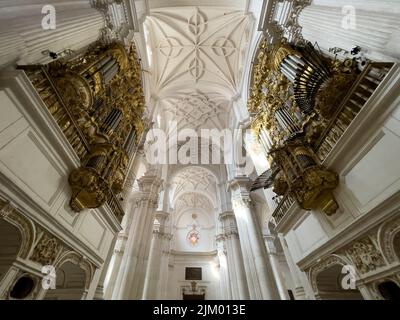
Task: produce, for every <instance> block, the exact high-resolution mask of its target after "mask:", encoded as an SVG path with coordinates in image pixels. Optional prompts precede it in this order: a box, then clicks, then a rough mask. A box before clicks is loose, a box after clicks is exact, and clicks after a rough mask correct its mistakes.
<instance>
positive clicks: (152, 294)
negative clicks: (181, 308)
mask: <svg viewBox="0 0 400 320" xmlns="http://www.w3.org/2000/svg"><path fill="white" fill-rule="evenodd" d="M168 215H169V214H168V213H167V212H163V211H157V212H156V219H157V221H158V222H159V225H158V226H155V229H154V230H153V238H152V240H151V248H150V255H149V263H148V266H147V271H146V279H145V285H144V291H143V299H152V300H154V299H157V296H158V293H159V285H160V278H161V272H162V270H161V260H162V254H163V247H164V245H163V242H164V241H165V240H167V241H168V238H169V237H168V234H166V233H165V221H166V220H167V218H168ZM163 276H165V275H163Z"/></svg>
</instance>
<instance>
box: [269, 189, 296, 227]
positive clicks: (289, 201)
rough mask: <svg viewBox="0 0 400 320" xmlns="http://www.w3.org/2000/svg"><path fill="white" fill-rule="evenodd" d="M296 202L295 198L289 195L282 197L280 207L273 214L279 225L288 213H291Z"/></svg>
mask: <svg viewBox="0 0 400 320" xmlns="http://www.w3.org/2000/svg"><path fill="white" fill-rule="evenodd" d="M295 201H296V200H295V198H294V197H293V196H292V195H290V194H289V193H287V194H286V195H284V196H283V197H282V199H281V200H280V202H279V204H278V206H277V207H276V208H275V210H274V212H273V213H272V217H273V218H274V219H275V223H276V224H277V225H278V224H279V223H280V222H281V221H282V219H283V218H284V217H285V215H286V213H287V212H288V211H289V208H290V207H291V206H292V205H293V203H294V202H295Z"/></svg>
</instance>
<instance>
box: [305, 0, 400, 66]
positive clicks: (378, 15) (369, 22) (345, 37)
mask: <svg viewBox="0 0 400 320" xmlns="http://www.w3.org/2000/svg"><path fill="white" fill-rule="evenodd" d="M389 8H390V9H389ZM353 13H354V14H353ZM399 14H400V3H399V2H394V1H390V0H380V1H377V0H373V1H365V0H362V1H359V0H353V1H348V0H346V1H343V0H338V1H336V0H335V1H332V0H316V1H313V3H312V4H311V5H310V6H307V7H305V8H304V9H303V10H302V11H301V12H300V14H299V17H298V23H299V25H300V26H301V27H302V35H303V37H304V38H305V39H307V40H309V41H310V42H312V43H314V42H318V45H319V46H320V47H321V49H323V50H325V51H327V50H328V49H329V48H333V47H339V48H342V49H346V50H350V49H351V48H353V47H355V46H357V45H358V46H360V47H361V48H363V49H366V50H367V53H366V56H367V57H368V58H370V59H372V60H378V61H382V60H386V61H393V60H395V61H396V60H399V59H400V19H399V18H398V17H399ZM347 22H349V23H347ZM352 22H354V24H351V23H352Z"/></svg>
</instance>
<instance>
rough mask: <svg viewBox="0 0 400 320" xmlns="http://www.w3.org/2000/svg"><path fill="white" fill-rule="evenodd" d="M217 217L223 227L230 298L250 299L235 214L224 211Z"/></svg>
mask: <svg viewBox="0 0 400 320" xmlns="http://www.w3.org/2000/svg"><path fill="white" fill-rule="evenodd" d="M219 219H220V220H221V222H222V225H223V229H224V241H225V248H226V256H227V263H228V273H229V279H230V286H231V292H232V299H234V300H247V299H250V294H249V288H248V286H247V279H246V271H245V267H244V262H243V255H242V251H241V247H240V241H239V233H238V228H237V224H236V219H235V215H234V213H233V212H232V211H226V212H223V213H221V214H220V215H219Z"/></svg>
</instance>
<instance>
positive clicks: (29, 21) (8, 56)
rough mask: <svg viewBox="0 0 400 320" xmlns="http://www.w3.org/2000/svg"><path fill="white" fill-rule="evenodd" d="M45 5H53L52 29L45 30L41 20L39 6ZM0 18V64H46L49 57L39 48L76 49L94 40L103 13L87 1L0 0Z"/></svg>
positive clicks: (59, 50)
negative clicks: (19, 0)
mask: <svg viewBox="0 0 400 320" xmlns="http://www.w3.org/2000/svg"><path fill="white" fill-rule="evenodd" d="M25 2H27V1H25ZM49 4H50V5H52V6H53V7H54V8H55V29H48V30H45V29H43V27H42V20H43V19H44V18H45V17H46V14H47V11H46V10H44V12H45V13H44V14H43V13H42V8H43V7H44V6H46V5H49ZM44 20H47V19H44ZM0 21H1V22H0V30H1V31H0V43H1V49H0V67H1V66H4V65H8V64H14V63H18V64H34V63H48V62H50V61H51V60H52V59H51V58H50V57H49V55H48V54H43V51H52V52H55V53H60V52H62V51H64V50H73V51H77V50H80V49H82V48H84V47H86V46H88V45H89V44H91V43H93V42H94V41H96V40H97V39H98V38H99V36H100V34H101V30H102V29H103V28H104V27H105V17H104V15H103V14H102V13H101V12H100V11H99V10H97V9H95V8H93V7H92V6H91V1H89V0H87V1H78V0H75V1H74V0H73V1H65V0H53V1H51V3H49V2H48V1H47V0H37V1H35V3H24V4H20V2H19V3H18V5H15V4H14V3H12V2H10V1H5V2H4V1H0Z"/></svg>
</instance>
